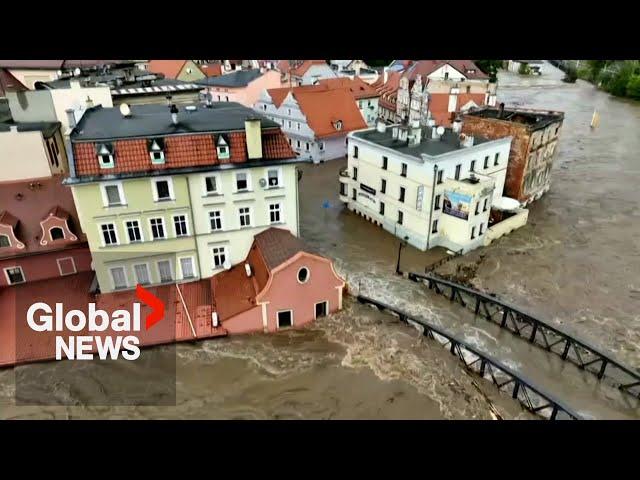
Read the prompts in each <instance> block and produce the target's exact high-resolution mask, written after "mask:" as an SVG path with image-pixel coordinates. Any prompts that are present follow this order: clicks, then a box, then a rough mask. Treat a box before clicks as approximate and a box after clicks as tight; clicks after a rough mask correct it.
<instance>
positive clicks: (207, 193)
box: [202, 173, 222, 197]
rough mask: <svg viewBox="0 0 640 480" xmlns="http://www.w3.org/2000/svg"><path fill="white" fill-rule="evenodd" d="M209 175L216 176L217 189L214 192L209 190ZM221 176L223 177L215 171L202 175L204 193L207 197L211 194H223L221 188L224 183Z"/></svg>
mask: <svg viewBox="0 0 640 480" xmlns="http://www.w3.org/2000/svg"><path fill="white" fill-rule="evenodd" d="M209 177H211V178H215V182H216V189H215V190H214V191H212V192H210V191H208V190H207V178H209ZM220 178H221V177H220V174H218V173H215V174H214V173H211V174H207V175H204V176H203V177H202V193H203V195H204V196H205V197H206V196H209V195H222V188H221V186H222V183H221V179H220Z"/></svg>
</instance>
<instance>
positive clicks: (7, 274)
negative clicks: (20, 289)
mask: <svg viewBox="0 0 640 480" xmlns="http://www.w3.org/2000/svg"><path fill="white" fill-rule="evenodd" d="M16 268H19V269H20V274H21V275H22V281H21V282H11V280H10V279H9V270H13V269H16ZM3 271H4V277H5V278H6V280H7V285H20V284H21V283H27V277H26V276H25V274H24V270H23V268H22V267H21V266H20V265H14V266H12V267H5V268H3Z"/></svg>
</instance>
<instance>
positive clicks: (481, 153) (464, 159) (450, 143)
mask: <svg viewBox="0 0 640 480" xmlns="http://www.w3.org/2000/svg"><path fill="white" fill-rule="evenodd" d="M510 146H511V137H505V138H501V139H497V140H488V139H486V138H482V137H479V136H477V137H475V138H474V137H470V136H464V135H462V134H461V133H460V124H459V123H457V124H455V126H454V128H453V129H444V128H443V127H438V128H436V127H435V125H434V124H433V122H432V121H431V122H430V124H429V125H428V126H427V127H422V128H421V127H419V124H418V122H414V123H413V125H412V126H411V127H408V126H404V125H393V126H385V125H384V124H383V123H382V122H379V123H378V126H377V127H376V128H373V129H368V130H363V131H358V132H353V133H351V134H349V137H348V167H347V169H346V170H345V171H343V172H342V173H341V175H340V199H341V200H342V201H343V202H344V203H345V204H346V205H347V207H348V208H349V210H351V211H354V212H356V213H358V214H360V215H362V216H364V217H365V218H367V219H368V220H370V221H372V222H374V223H376V224H377V225H380V226H381V227H382V228H384V229H385V230H387V231H388V232H390V233H392V234H394V235H395V236H397V237H399V238H403V239H405V240H406V241H407V242H408V243H409V244H411V245H413V246H414V247H416V248H418V249H420V250H427V249H429V248H432V247H435V246H442V247H445V248H447V249H449V250H451V251H454V252H462V253H466V252H468V251H470V250H472V249H474V248H477V247H479V246H481V245H484V244H485V235H486V233H487V231H488V229H489V217H490V213H491V208H492V205H493V204H494V202H496V203H498V204H500V203H504V202H502V201H501V200H499V199H501V197H502V192H503V189H504V182H505V177H506V171H507V162H508V158H509V149H510Z"/></svg>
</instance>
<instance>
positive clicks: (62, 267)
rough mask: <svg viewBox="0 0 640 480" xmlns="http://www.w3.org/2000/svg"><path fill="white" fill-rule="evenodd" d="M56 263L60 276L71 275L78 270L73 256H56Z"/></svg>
mask: <svg viewBox="0 0 640 480" xmlns="http://www.w3.org/2000/svg"><path fill="white" fill-rule="evenodd" d="M56 263H57V264H58V272H60V276H61V277H64V276H66V275H73V274H74V273H77V271H78V270H77V269H76V262H75V260H74V259H73V257H63V258H56Z"/></svg>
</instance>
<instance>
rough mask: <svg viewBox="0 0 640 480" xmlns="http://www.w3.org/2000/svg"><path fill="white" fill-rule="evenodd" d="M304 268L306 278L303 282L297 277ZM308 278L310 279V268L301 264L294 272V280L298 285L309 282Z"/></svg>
mask: <svg viewBox="0 0 640 480" xmlns="http://www.w3.org/2000/svg"><path fill="white" fill-rule="evenodd" d="M303 269H305V270H306V271H307V279H306V280H305V281H304V282H301V281H300V278H298V277H299V276H300V272H301V271H302V270H303ZM309 280H311V269H310V268H309V267H307V266H306V265H303V266H301V267H300V268H299V269H298V271H297V272H296V281H297V282H298V283H299V284H300V285H305V284H307V283H309Z"/></svg>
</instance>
